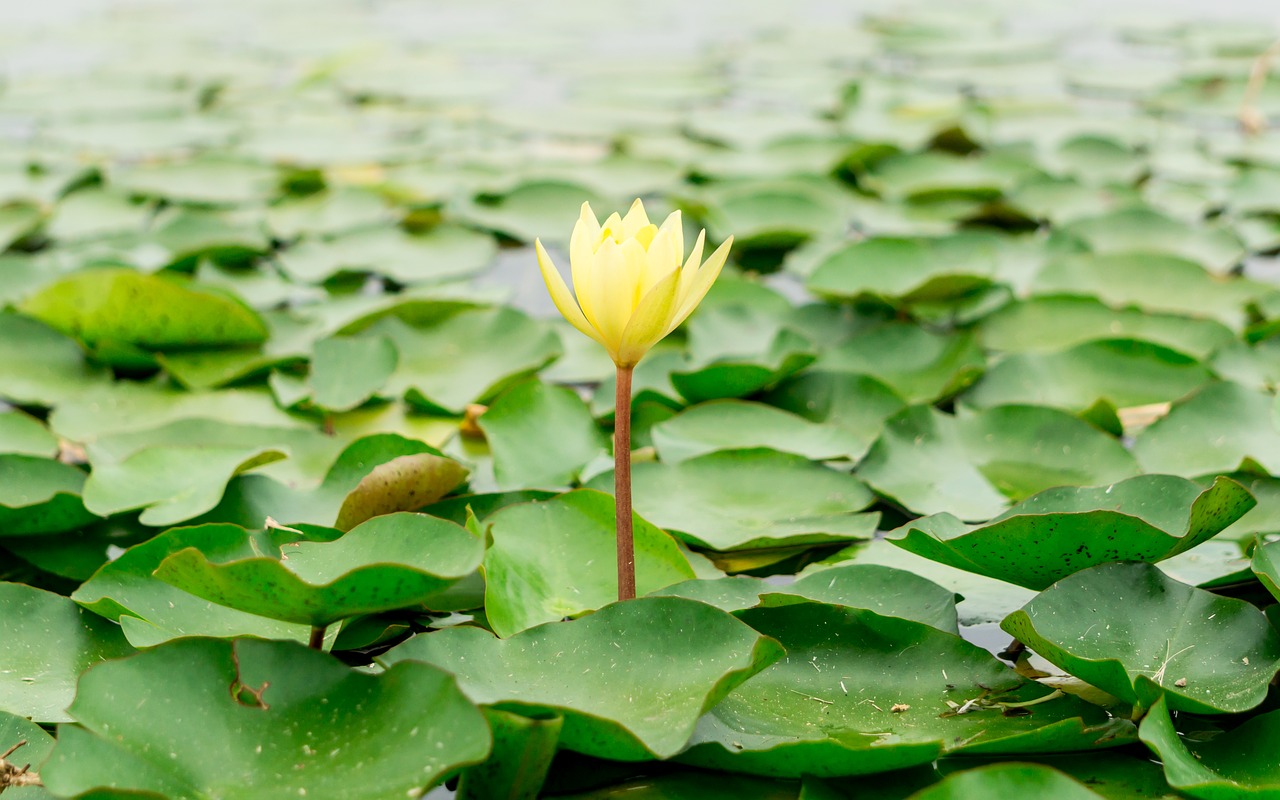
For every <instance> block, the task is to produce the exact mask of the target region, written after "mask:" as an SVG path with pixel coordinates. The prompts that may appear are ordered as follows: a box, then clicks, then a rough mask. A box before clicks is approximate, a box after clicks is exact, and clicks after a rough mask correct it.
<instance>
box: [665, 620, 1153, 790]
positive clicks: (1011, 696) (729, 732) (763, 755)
mask: <svg viewBox="0 0 1280 800" xmlns="http://www.w3.org/2000/svg"><path fill="white" fill-rule="evenodd" d="M737 616H738V617H739V618H740V619H742V620H743V621H744V622H746V623H747V624H749V625H751V626H752V627H753V628H755V629H756V630H758V631H760V632H761V633H763V634H765V635H767V636H771V637H773V638H776V639H777V640H778V641H780V642H781V643H782V645H783V646H784V647H786V648H787V658H786V659H784V660H782V661H778V662H776V663H775V664H774V665H773V666H771V667H769V668H768V669H766V670H765V671H763V672H761V673H760V674H759V675H757V676H755V677H753V678H751V679H750V680H748V681H746V682H745V683H744V684H742V686H740V687H738V688H737V689H736V690H734V691H733V692H732V693H730V694H729V696H728V697H726V698H725V699H724V700H723V701H722V702H721V703H720V704H719V705H717V706H715V707H714V708H712V709H711V711H710V713H708V714H706V715H705V716H704V717H703V718H702V719H701V720H699V723H698V728H697V731H696V732H695V733H694V736H693V739H692V740H691V741H690V743H689V747H688V749H686V750H685V752H684V753H683V754H681V756H680V757H679V758H680V760H681V761H684V762H687V763H691V764H696V765H699V766H707V767H713V768H716V769H723V770H728V771H733V772H747V773H751V774H756V775H773V776H779V777H799V776H800V775H814V776H836V775H863V774H869V773H873V772H883V771H885V770H890V769H901V768H905V767H910V766H914V765H917V764H927V763H929V762H931V761H933V760H934V759H936V758H938V757H939V756H940V755H942V754H943V753H945V752H948V751H966V752H975V753H1001V754H1005V755H1008V754H1012V753H1027V752H1054V751H1056V750H1060V749H1077V748H1079V749H1092V748H1094V747H1106V746H1112V745H1118V744H1123V743H1125V742H1127V741H1131V740H1132V737H1133V731H1132V725H1131V724H1130V723H1127V722H1123V721H1120V720H1112V719H1110V718H1109V717H1108V716H1107V715H1106V714H1105V713H1104V712H1102V711H1101V710H1100V709H1097V708H1095V707H1093V706H1090V705H1088V704H1087V703H1084V702H1082V701H1079V700H1076V699H1075V698H1071V697H1056V698H1054V699H1052V700H1049V701H1046V702H1044V703H1041V704H1037V705H1033V706H1030V707H1029V709H1028V710H1030V711H1031V713H1030V714H1029V715H1026V716H1005V715H1004V714H1002V710H1003V709H1004V706H1001V705H999V704H1000V703H1018V702H1026V701H1028V700H1032V699H1037V698H1040V697H1044V696H1045V695H1048V694H1050V691H1049V690H1048V689H1046V688H1045V687H1042V686H1039V685H1038V684H1036V683H1034V682H1031V681H1028V680H1026V679H1024V678H1022V677H1020V676H1019V675H1017V673H1015V672H1014V671H1013V670H1011V669H1009V668H1008V667H1006V666H1004V665H1002V664H1001V663H1000V662H998V661H996V660H995V658H994V657H992V656H991V654H989V653H987V652H986V651H984V650H982V649H981V648H979V647H977V646H976V645H973V644H970V643H968V642H966V641H964V640H963V639H961V638H959V637H958V636H955V635H953V634H949V633H944V632H943V631H940V630H938V629H936V628H933V627H930V626H928V625H925V624H923V623H920V622H915V621H911V620H905V619H899V618H895V617H884V616H880V615H879V614H876V613H874V612H871V611H867V610H862V609H853V608H843V607H839V606H832V605H825V604H822V603H813V602H801V603H795V604H791V605H786V606H781V607H777V608H757V609H748V610H745V611H740V612H737ZM948 701H951V702H953V703H955V704H956V706H955V707H952V706H949V705H948ZM969 701H973V702H972V703H970V702H969ZM966 703H969V708H968V709H966V713H964V714H959V713H955V711H956V710H957V709H958V708H959V707H962V706H963V705H964V704H966Z"/></svg>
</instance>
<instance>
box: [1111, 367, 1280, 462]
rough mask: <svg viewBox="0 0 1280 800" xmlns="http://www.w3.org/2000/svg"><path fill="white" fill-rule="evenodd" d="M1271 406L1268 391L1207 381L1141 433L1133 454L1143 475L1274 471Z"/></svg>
mask: <svg viewBox="0 0 1280 800" xmlns="http://www.w3.org/2000/svg"><path fill="white" fill-rule="evenodd" d="M1275 406H1276V400H1275V397H1273V396H1272V395H1271V394H1269V393H1266V392H1260V391H1256V390H1254V389H1249V388H1246V387H1244V386H1241V385H1240V384H1238V383H1228V382H1215V383H1210V384H1208V385H1206V386H1204V387H1203V388H1201V389H1200V390H1198V391H1197V392H1195V393H1194V394H1192V395H1190V396H1189V397H1186V398H1183V399H1182V400H1179V401H1178V402H1176V403H1174V404H1173V406H1172V407H1171V408H1170V409H1169V413H1168V414H1166V415H1165V416H1163V417H1161V418H1160V419H1158V420H1156V421H1155V422H1153V423H1151V425H1150V426H1148V427H1147V428H1145V429H1144V430H1143V431H1142V432H1141V433H1139V434H1138V436H1137V439H1136V440H1135V441H1134V444H1133V454H1134V455H1135V456H1136V457H1137V459H1138V462H1139V463H1140V464H1142V467H1143V469H1144V470H1146V471H1147V472H1168V473H1172V474H1174V475H1185V476H1186V477H1188V478H1192V477H1199V476H1201V475H1217V474H1222V473H1229V472H1234V471H1236V470H1238V469H1242V468H1243V466H1242V465H1257V467H1260V468H1261V470H1262V471H1266V472H1278V471H1280V426H1277V424H1276V409H1275ZM1252 469H1253V471H1257V470H1256V468H1252Z"/></svg>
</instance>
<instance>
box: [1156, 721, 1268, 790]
mask: <svg viewBox="0 0 1280 800" xmlns="http://www.w3.org/2000/svg"><path fill="white" fill-rule="evenodd" d="M1168 705H1169V704H1168V703H1166V701H1165V698H1163V697H1162V698H1160V699H1159V700H1157V701H1156V703H1155V705H1153V706H1152V707H1151V710H1150V711H1148V712H1147V716H1146V717H1144V718H1143V720H1142V727H1141V728H1140V729H1139V735H1140V736H1141V737H1142V741H1143V742H1144V743H1145V744H1146V745H1147V746H1148V747H1150V748H1151V749H1152V750H1153V751H1155V754H1156V755H1157V756H1159V757H1160V760H1161V761H1162V762H1164V774H1165V777H1166V778H1167V779H1168V780H1169V785H1171V786H1173V787H1174V788H1175V789H1177V790H1178V791H1180V792H1183V793H1185V794H1188V795H1190V796H1192V797H1198V798H1203V800H1235V799H1236V798H1244V797H1259V798H1263V797H1271V796H1273V795H1275V794H1277V793H1280V763H1277V762H1276V759H1275V750H1274V749H1273V747H1272V744H1273V743H1274V742H1275V740H1276V736H1278V735H1280V711H1271V712H1269V713H1266V714H1259V715H1258V716H1256V717H1253V718H1252V719H1248V720H1245V721H1244V722H1243V723H1242V724H1241V725H1240V726H1238V727H1236V728H1234V729H1232V730H1230V731H1226V732H1224V733H1219V734H1218V735H1217V736H1215V737H1213V738H1212V739H1209V740H1207V741H1204V740H1202V739H1199V738H1198V737H1185V736H1180V735H1179V734H1178V731H1177V729H1176V728H1174V725H1173V721H1172V720H1170V719H1169V716H1170V714H1169V708H1168V707H1167V706H1168Z"/></svg>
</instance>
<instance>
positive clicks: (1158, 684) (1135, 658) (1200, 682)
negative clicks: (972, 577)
mask: <svg viewBox="0 0 1280 800" xmlns="http://www.w3.org/2000/svg"><path fill="white" fill-rule="evenodd" d="M1001 627H1002V628H1004V629H1005V630H1006V631H1008V632H1009V633H1010V634H1012V635H1013V636H1015V637H1017V639H1018V640H1019V641H1021V642H1023V643H1024V644H1026V645H1027V646H1028V647H1030V648H1031V649H1032V650H1034V651H1036V653H1038V654H1039V655H1041V656H1043V657H1044V658H1046V659H1047V660H1049V661H1050V662H1052V663H1053V664H1055V665H1056V666H1058V667H1059V668H1061V669H1064V670H1066V671H1067V672H1069V673H1070V674H1072V675H1074V676H1076V677H1077V678H1080V679H1081V680H1083V681H1087V682H1088V683H1091V684H1093V685H1094V686H1096V687H1098V688H1099V689H1102V690H1103V691H1105V692H1108V693H1110V694H1112V695H1114V696H1116V697H1118V698H1120V699H1121V700H1123V701H1125V702H1127V703H1130V704H1133V705H1139V704H1140V705H1145V706H1148V707H1149V706H1151V705H1152V704H1153V703H1154V702H1155V701H1156V700H1158V699H1159V698H1160V697H1161V696H1163V697H1164V698H1166V700H1167V702H1168V704H1169V706H1170V707H1171V708H1173V709H1176V710H1181V711H1192V712H1195V713H1201V714H1216V713H1222V712H1226V713H1237V712H1240V711H1247V710H1249V709H1251V708H1253V707H1254V706H1256V705H1258V704H1259V703H1261V702H1262V701H1263V699H1264V698H1265V697H1266V694H1267V684H1268V683H1269V682H1270V680H1271V678H1272V676H1273V675H1275V673H1276V671H1277V669H1280V634H1277V632H1276V630H1275V629H1274V628H1272V627H1271V623H1269V622H1268V621H1267V619H1266V618H1265V617H1264V616H1263V615H1262V612H1260V611H1259V610H1258V609H1257V608H1255V607H1254V606H1251V605H1249V604H1248V603H1245V602H1243V601H1241V600H1235V599H1232V598H1227V597H1219V596H1217V595H1213V594H1210V593H1209V592H1206V591H1204V590H1201V589H1194V588H1192V587H1190V586H1187V585H1186V584H1183V583H1179V582H1178V581H1175V580H1173V579H1172V578H1169V577H1167V576H1165V575H1164V573H1162V572H1161V571H1160V570H1159V569H1157V568H1156V567H1154V566H1152V565H1150V564H1132V563H1131V564H1103V565H1101V566H1097V567H1094V568H1092V569H1089V570H1086V571H1084V572H1080V573H1077V574H1075V575H1072V576H1070V577H1068V578H1064V579H1063V580H1061V581H1059V582H1058V583H1056V584H1054V585H1053V586H1052V587H1050V588H1049V589H1047V590H1045V591H1044V592H1042V593H1040V594H1039V595H1037V596H1036V597H1035V598H1034V599H1033V600H1032V601H1031V602H1030V603H1028V604H1027V605H1025V606H1023V607H1022V609H1020V610H1018V611H1015V612H1013V613H1012V614H1010V615H1009V616H1008V618H1006V619H1005V621H1004V622H1003V623H1002V624H1001Z"/></svg>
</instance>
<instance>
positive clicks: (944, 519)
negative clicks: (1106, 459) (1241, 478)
mask: <svg viewBox="0 0 1280 800" xmlns="http://www.w3.org/2000/svg"><path fill="white" fill-rule="evenodd" d="M1253 504H1254V500H1253V497H1252V495H1250V494H1249V493H1248V492H1247V491H1245V489H1244V487H1243V486H1241V485H1240V484H1238V483H1236V482H1235V481H1233V480H1230V479H1229V478H1218V479H1217V480H1216V481H1214V484H1213V486H1212V487H1210V488H1209V489H1203V488H1202V487H1200V486H1199V485H1197V484H1195V483H1193V482H1191V481H1188V480H1184V479H1182V478H1178V477H1174V476H1172V475H1140V476H1138V477H1136V478H1130V479H1128V480H1125V481H1121V482H1119V483H1115V484H1111V485H1109V486H1101V487H1096V488H1080V487H1074V486H1064V487H1060V488H1056V489H1047V490H1045V491H1043V492H1040V493H1039V494H1037V495H1035V496H1033V497H1030V498H1028V499H1027V500H1024V501H1023V502H1021V503H1019V504H1018V505H1016V506H1014V507H1013V508H1011V509H1009V510H1008V511H1006V512H1005V513H1003V514H1001V515H1000V516H998V517H996V518H994V519H992V520H990V521H989V522H985V523H982V524H979V525H972V526H970V525H965V524H964V523H962V522H960V520H958V519H956V517H954V516H952V515H951V514H948V513H942V514H936V515H933V516H929V517H924V518H922V519H919V520H916V521H914V522H909V523H907V524H906V525H904V526H903V527H902V528H900V529H899V530H898V531H895V532H894V534H893V536H891V537H890V539H889V541H891V542H893V543H894V544H896V545H898V546H899V547H901V548H903V549H905V550H910V551H911V552H913V553H916V554H917V555H922V556H925V557H926V558H931V559H933V560H935V561H941V562H942V563H944V564H948V565H950V566H953V567H956V568H958V569H966V570H969V571H971V572H977V573H978V574H980V575H986V576H988V577H992V578H998V579H1000V580H1004V581H1008V582H1009V583H1014V584H1017V585H1019V586H1026V587H1027V588H1029V589H1036V590H1040V589H1045V588H1047V587H1048V586H1049V585H1050V584H1053V583H1054V582H1055V581H1058V580H1061V579H1063V578H1066V577H1067V576H1068V575H1071V574H1072V573H1075V572H1078V571H1079V570H1082V569H1087V568H1089V567H1092V566H1094V565H1097V564H1105V563H1107V562H1111V561H1159V560H1161V559H1164V558H1169V557H1171V556H1175V555H1177V554H1179V553H1182V552H1185V551H1187V550H1190V549H1191V548H1193V547H1195V546H1196V545H1198V544H1201V543H1202V542H1205V541H1207V540H1208V539H1210V538H1212V537H1213V536H1214V535H1216V534H1217V533H1218V532H1219V531H1221V530H1222V529H1223V528H1225V527H1226V526H1227V525H1230V524H1231V523H1232V522H1234V521H1235V520H1237V519H1239V518H1240V517H1241V516H1242V515H1243V514H1244V513H1245V512H1246V511H1248V510H1249V509H1250V508H1252V507H1253Z"/></svg>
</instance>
